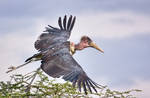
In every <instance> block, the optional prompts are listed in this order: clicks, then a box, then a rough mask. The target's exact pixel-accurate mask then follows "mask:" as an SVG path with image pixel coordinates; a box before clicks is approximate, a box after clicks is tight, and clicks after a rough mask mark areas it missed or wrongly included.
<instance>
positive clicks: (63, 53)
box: [26, 16, 103, 94]
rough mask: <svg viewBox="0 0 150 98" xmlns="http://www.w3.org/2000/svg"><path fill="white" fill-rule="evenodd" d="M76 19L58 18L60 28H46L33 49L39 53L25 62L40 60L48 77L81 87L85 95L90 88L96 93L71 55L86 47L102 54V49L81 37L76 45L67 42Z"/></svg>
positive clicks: (94, 84) (91, 82) (94, 87)
mask: <svg viewBox="0 0 150 98" xmlns="http://www.w3.org/2000/svg"><path fill="white" fill-rule="evenodd" d="M75 20H76V17H72V16H70V17H69V19H68V21H67V17H66V16H65V17H64V19H63V21H62V20H61V17H59V20H58V24H59V27H60V28H55V27H52V26H50V25H48V26H49V27H46V31H45V32H47V33H42V34H41V35H40V36H39V38H38V40H37V41H36V42H35V48H36V49H37V50H38V51H39V53H37V54H35V55H33V56H32V57H30V58H28V59H27V60H26V62H31V61H33V60H35V61H36V60H41V68H42V70H43V71H44V72H45V73H47V74H48V75H49V76H51V77H54V78H56V77H57V78H59V77H60V76H63V77H62V78H63V79H64V80H66V81H70V82H72V84H73V86H75V85H77V86H78V88H79V90H80V91H81V87H83V89H84V91H85V93H86V94H87V88H88V90H89V91H90V92H92V88H93V90H94V91H95V92H97V90H96V87H99V86H100V85H98V84H97V83H95V82H94V81H93V80H91V79H90V78H89V77H88V76H87V74H86V73H85V72H84V70H83V69H82V67H81V66H80V65H79V64H78V63H77V62H76V61H75V59H74V58H73V57H72V55H73V54H74V53H75V52H76V51H77V50H83V49H84V48H87V47H93V48H96V49H97V50H99V51H101V52H103V50H102V49H100V48H99V47H97V46H96V44H94V43H93V41H92V40H91V39H90V38H89V37H87V36H83V37H82V38H81V40H80V42H79V43H78V44H74V43H73V42H70V41H68V39H69V37H70V35H71V31H72V29H73V26H74V23H75Z"/></svg>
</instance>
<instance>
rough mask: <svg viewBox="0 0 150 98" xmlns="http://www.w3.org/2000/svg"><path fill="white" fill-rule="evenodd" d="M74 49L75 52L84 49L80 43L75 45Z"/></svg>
mask: <svg viewBox="0 0 150 98" xmlns="http://www.w3.org/2000/svg"><path fill="white" fill-rule="evenodd" d="M74 47H75V50H82V49H83V48H84V47H83V45H82V44H81V43H78V44H75V45H74Z"/></svg>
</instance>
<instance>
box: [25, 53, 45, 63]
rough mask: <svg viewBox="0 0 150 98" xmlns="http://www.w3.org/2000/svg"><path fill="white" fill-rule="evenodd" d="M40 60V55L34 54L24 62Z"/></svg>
mask: <svg viewBox="0 0 150 98" xmlns="http://www.w3.org/2000/svg"><path fill="white" fill-rule="evenodd" d="M41 58H42V54H41V53H38V54H35V55H33V56H32V57H29V58H28V59H26V60H25V62H28V61H38V60H41Z"/></svg>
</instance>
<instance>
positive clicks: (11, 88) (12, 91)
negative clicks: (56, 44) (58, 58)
mask: <svg viewBox="0 0 150 98" xmlns="http://www.w3.org/2000/svg"><path fill="white" fill-rule="evenodd" d="M97 89H98V88H97ZM98 91H99V92H98V93H93V94H88V95H85V94H84V93H81V92H79V91H78V90H77V88H73V87H72V85H71V83H70V82H65V83H56V81H55V80H50V79H48V77H47V76H46V75H45V74H43V72H42V71H40V69H37V70H36V71H33V72H31V73H28V74H26V75H22V74H17V75H12V76H11V80H10V81H8V82H3V81H1V82H0V98H29V96H30V98H31V96H32V97H33V98H34V97H35V98H62V97H63V98H81V97H82V98H91V97H93V96H94V97H95V96H97V97H100V98H135V97H134V96H133V95H131V92H133V91H136V92H139V91H141V90H137V89H135V90H129V91H124V92H120V91H112V90H110V89H109V88H108V87H105V86H104V87H103V88H101V89H98Z"/></svg>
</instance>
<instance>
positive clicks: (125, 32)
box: [0, 0, 150, 98]
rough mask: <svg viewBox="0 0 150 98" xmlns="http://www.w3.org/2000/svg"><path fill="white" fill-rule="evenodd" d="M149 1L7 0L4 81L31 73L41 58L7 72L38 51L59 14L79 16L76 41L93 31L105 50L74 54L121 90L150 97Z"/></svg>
mask: <svg viewBox="0 0 150 98" xmlns="http://www.w3.org/2000/svg"><path fill="white" fill-rule="evenodd" d="M149 5H150V1H149V0H43V1H42V0H13V1H12V0H11V1H10V0H1V1H0V46H1V48H0V54H1V56H0V74H1V75H0V81H7V80H9V76H10V75H11V74H17V73H27V72H30V71H33V70H35V69H36V68H38V67H39V66H40V62H35V63H32V64H29V65H27V66H25V67H24V68H21V69H18V70H16V71H14V72H12V73H10V74H6V73H5V72H6V71H7V68H8V67H9V66H11V65H14V66H16V65H19V64H22V63H23V62H24V60H25V59H26V58H28V57H30V56H32V55H33V54H34V53H37V51H36V50H35V49H34V42H35V41H36V39H37V37H38V36H39V35H40V34H41V33H42V32H43V31H44V30H45V27H46V26H47V25H48V24H50V25H52V26H55V27H57V26H58V25H57V20H58V17H60V16H61V17H63V16H64V15H68V16H69V15H73V16H76V18H77V19H76V23H75V26H74V28H73V31H72V34H71V37H70V39H69V40H70V41H73V42H75V43H78V42H79V40H80V37H81V36H83V35H87V36H89V37H90V38H91V39H92V40H93V41H94V42H95V43H96V44H97V45H98V46H99V47H101V48H102V49H103V50H104V51H105V53H104V54H102V53H100V52H99V51H97V50H95V49H93V48H88V49H85V50H82V51H79V52H77V53H76V54H75V55H74V58H75V59H76V60H77V62H78V63H79V64H80V65H81V66H82V67H83V69H84V70H85V71H86V73H87V74H88V75H89V77H91V78H92V79H93V80H94V81H96V82H97V83H99V84H102V85H107V86H108V87H110V88H112V89H115V90H127V89H133V88H135V89H141V90H143V91H142V92H141V93H135V95H136V96H137V97H138V98H150V94H149V91H150V71H149V69H150V44H149V43H150V27H149V26H150V6H149Z"/></svg>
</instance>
